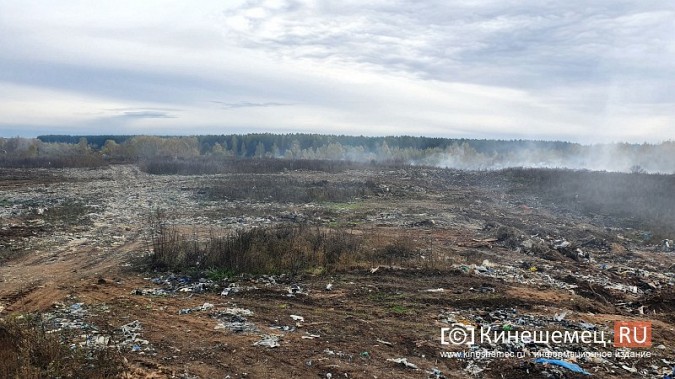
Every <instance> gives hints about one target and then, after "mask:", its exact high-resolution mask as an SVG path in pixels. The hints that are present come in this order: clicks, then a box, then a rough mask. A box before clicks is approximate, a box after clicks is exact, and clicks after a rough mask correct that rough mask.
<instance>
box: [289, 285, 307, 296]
mask: <svg viewBox="0 0 675 379" xmlns="http://www.w3.org/2000/svg"><path fill="white" fill-rule="evenodd" d="M295 295H307V292H305V291H304V290H303V289H302V287H300V286H299V285H298V284H293V285H291V286H290V287H288V295H287V296H288V297H293V296H295Z"/></svg>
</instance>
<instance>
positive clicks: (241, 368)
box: [0, 166, 675, 378]
mask: <svg viewBox="0 0 675 379" xmlns="http://www.w3.org/2000/svg"><path fill="white" fill-rule="evenodd" d="M0 174H1V175H2V179H0V217H1V218H0V220H1V222H0V256H1V257H2V265H1V266H0V309H1V311H0V312H1V313H0V315H1V316H3V317H6V316H8V315H16V314H24V313H41V314H43V315H45V317H46V318H47V319H49V317H50V316H49V315H54V314H59V315H60V316H59V317H61V318H63V319H65V320H67V321H68V322H70V324H68V323H67V322H66V323H64V322H62V323H61V324H68V325H71V326H72V325H73V324H72V323H73V322H75V321H78V320H79V321H83V322H85V323H87V324H89V325H92V326H93V329H94V330H96V332H95V334H96V335H101V336H109V337H110V340H109V341H107V342H105V343H104V345H105V346H103V347H102V348H111V349H119V350H120V351H121V352H122V354H123V355H124V358H125V359H126V361H127V366H128V372H127V374H126V376H127V377H138V378H145V377H147V378H177V377H181V378H225V377H230V378H244V377H248V378H317V377H333V378H338V377H348V378H392V377H396V378H434V377H447V378H465V377H480V378H522V377H542V378H563V377H564V378H575V377H582V376H583V375H581V374H577V373H573V372H571V371H569V370H566V369H564V368H561V367H557V366H550V365H543V364H539V363H534V357H533V355H531V353H534V352H537V351H538V352H542V351H554V352H555V351H558V352H559V351H563V352H564V351H576V352H580V351H596V352H597V351H611V352H615V351H616V349H615V348H614V347H613V346H611V343H610V344H609V345H607V346H603V345H598V344H595V345H584V344H581V343H568V344H565V345H562V346H555V345H549V346H542V345H538V346H535V345H508V344H502V343H492V344H483V345H480V346H477V347H475V348H479V349H485V350H487V351H493V350H495V351H508V350H509V349H511V350H517V351H520V352H527V353H528V354H530V355H527V356H524V357H522V358H485V359H473V358H464V359H462V358H445V357H442V356H441V353H442V352H448V351H469V349H468V348H467V347H466V346H454V345H442V344H441V332H440V330H441V328H443V327H448V328H451V327H453V325H454V324H464V325H473V326H476V327H480V326H488V325H490V326H494V327H496V328H506V327H507V326H508V328H514V330H531V329H536V330H563V331H564V330H579V331H581V330H585V329H584V327H585V326H586V327H588V325H592V327H593V328H594V329H595V330H598V331H603V332H604V333H605V335H606V336H607V337H609V338H611V336H612V335H613V323H614V322H615V321H651V322H652V328H653V342H652V346H651V347H650V348H646V349H633V350H632V351H634V352H640V351H649V352H650V353H651V357H649V358H608V359H604V360H591V359H586V358H579V359H578V360H577V361H576V363H577V364H578V365H579V366H581V367H583V369H584V370H586V371H588V372H589V373H591V374H593V376H594V377H598V378H638V377H655V378H656V377H658V378H661V377H662V376H663V373H664V372H667V371H666V370H670V366H672V365H673V364H675V357H674V352H675V346H674V345H673V342H674V341H675V301H674V283H675V274H674V267H673V257H674V256H675V252H673V251H669V250H668V249H667V248H664V246H663V244H662V242H661V241H660V240H654V239H653V238H652V239H650V238H648V237H645V235H647V233H648V232H649V230H640V229H630V228H626V227H622V226H621V225H622V224H620V223H618V222H617V223H616V224H612V222H611V219H609V220H608V218H607V217H602V218H599V217H593V215H588V214H584V213H582V212H576V211H574V210H570V209H569V208H564V209H563V208H561V206H560V204H556V203H555V202H546V201H543V200H542V198H540V197H535V196H532V195H530V194H527V193H523V192H518V191H515V192H514V191H512V190H510V189H509V188H504V187H503V186H498V184H499V183H496V184H495V183H494V182H493V183H491V184H490V185H486V184H485V183H487V182H490V180H488V179H486V177H488V178H489V176H490V175H491V173H489V172H480V173H462V172H457V171H449V170H441V169H430V168H402V169H376V168H373V169H358V170H348V171H346V172H341V173H325V172H313V171H287V172H283V173H279V174H269V175H267V174H255V175H254V174H251V175H249V178H248V181H246V182H245V184H246V186H250V185H251V183H250V182H251V181H256V180H257V182H259V183H267V185H270V184H269V183H292V184H293V191H305V190H307V192H306V193H305V192H303V195H302V196H298V195H297V194H293V195H291V194H284V193H283V191H281V190H277V191H276V192H274V191H262V190H258V191H256V190H254V189H251V188H248V189H247V188H243V187H236V186H235V187H228V189H227V190H226V191H225V190H219V188H223V186H228V185H230V186H232V185H233V184H232V183H237V182H243V181H242V180H241V178H242V177H243V176H245V175H246V174H228V175H205V176H153V175H148V174H146V173H143V172H141V171H140V170H139V169H138V168H136V167H135V166H111V167H106V168H99V169H59V170H4V171H2V172H0ZM251 177H252V178H253V179H251ZM228 183H229V184H228ZM341 186H342V187H341ZM280 188H282V187H280ZM322 188H323V190H321V189H322ZM339 188H344V189H343V190H339V191H341V192H336V193H337V195H334V193H332V192H330V191H338V189H339ZM322 191H323V192H322ZM279 196H281V197H283V196H286V197H288V199H286V198H279ZM345 196H346V197H348V199H346V200H345V198H344V197H345ZM298 199H300V200H301V201H300V200H298ZM322 199H328V200H322ZM331 199H333V200H331ZM336 199H337V200H336ZM156 209H163V210H165V211H167V212H168V213H169V214H170V215H171V222H172V223H174V224H175V225H177V226H180V227H181V228H183V229H184V230H186V231H189V230H192V231H194V233H195V234H200V235H205V234H208V233H216V234H227V233H228V232H231V231H232V230H236V229H246V228H252V227H262V226H267V225H277V224H284V223H290V224H298V223H303V224H308V225H314V226H317V227H322V228H329V227H337V226H339V227H343V228H348V229H349V230H350V231H351V232H353V233H359V234H362V235H364V236H367V237H368V239H369V241H370V243H371V244H372V246H373V248H377V247H378V246H380V245H381V246H384V245H386V244H387V243H389V242H390V241H393V240H396V239H400V238H403V239H406V240H410V241H411V242H412V244H413V246H415V249H416V252H417V254H416V255H415V256H414V257H406V258H405V259H400V260H396V259H394V260H393V261H389V262H363V261H345V262H343V263H342V265H341V266H340V267H339V269H338V270H337V271H335V272H323V271H320V270H317V271H316V272H304V273H301V274H299V275H297V276H295V277H289V276H283V275H282V276H279V275H277V276H273V277H268V276H257V277H253V276H247V275H239V276H234V277H228V278H219V279H217V280H210V279H208V278H204V280H202V282H203V283H205V285H204V286H203V287H204V288H205V290H204V291H201V289H200V287H199V286H198V285H197V284H198V283H199V279H200V278H199V275H197V277H187V276H189V275H188V274H191V273H187V274H186V273H173V274H175V276H172V273H167V272H154V271H151V270H150V269H149V268H148V267H147V265H146V262H147V256H148V254H150V246H149V242H148V241H149V237H148V233H149V231H148V222H147V220H148V217H149V216H150V214H151V213H152V211H153V210H156ZM184 276H186V277H185V278H183V277H184ZM181 278H183V279H181ZM329 284H330V285H331V288H330V290H327V289H326V288H327V285H329ZM294 286H295V287H294ZM225 288H233V289H236V290H233V291H231V292H230V293H229V294H227V295H226V296H225V295H221V292H222V290H223V289H225ZM293 288H295V289H296V291H295V293H293V292H294V290H293ZM158 289H164V290H166V291H165V292H164V293H162V292H161V291H159V292H157V291H155V292H153V291H154V290H158ZM205 303H209V304H211V305H212V307H206V306H205V307H204V309H199V307H200V306H203V305H205ZM78 304H80V305H78ZM77 309H82V310H83V311H77V312H75V311H74V310H77ZM186 309H190V310H189V311H182V310H186ZM233 309H235V310H236V309H243V310H248V311H250V313H246V315H245V316H237V317H239V319H237V320H241V318H243V319H245V322H246V323H248V324H250V325H252V327H253V330H250V331H243V332H237V331H234V330H232V328H227V327H225V328H220V327H219V324H220V323H222V322H227V321H228V320H229V321H232V320H233V319H234V316H232V314H233V312H234V313H236V312H235V311H233ZM228 312H229V313H228ZM556 314H557V315H560V314H565V316H563V317H562V318H560V317H559V318H560V319H557V318H556ZM292 315H293V316H301V317H302V319H294V318H292V317H291V316H292ZM134 321H138V324H139V325H140V329H139V330H138V334H139V335H138V336H137V339H136V340H129V338H128V336H125V335H124V333H123V332H122V331H121V327H122V326H123V325H128V324H130V323H132V322H134ZM61 327H62V328H65V327H66V326H63V325H62V326H61ZM55 329H58V328H57V327H56V326H55ZM505 330H506V329H505ZM265 336H268V337H269V336H274V337H276V339H275V340H276V341H277V342H278V346H277V347H267V346H264V345H260V344H256V343H257V342H259V341H261V340H262V339H264V337H265ZM74 342H78V341H74ZM399 358H405V359H406V360H407V362H409V363H410V364H412V365H414V367H413V366H412V365H409V366H406V365H405V364H403V363H396V362H395V361H393V360H396V359H399Z"/></svg>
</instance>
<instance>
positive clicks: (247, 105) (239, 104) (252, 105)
mask: <svg viewBox="0 0 675 379" xmlns="http://www.w3.org/2000/svg"><path fill="white" fill-rule="evenodd" d="M211 102H212V103H214V104H218V105H220V106H221V107H222V108H225V109H236V108H267V107H281V106H287V105H292V104H290V103H277V102H262V103H254V102H249V101H239V102H234V103H231V102H229V103H228V102H225V101H216V100H213V101H211Z"/></svg>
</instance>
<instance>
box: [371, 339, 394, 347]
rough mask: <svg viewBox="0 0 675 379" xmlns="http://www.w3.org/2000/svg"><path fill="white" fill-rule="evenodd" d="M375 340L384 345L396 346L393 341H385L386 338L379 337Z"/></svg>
mask: <svg viewBox="0 0 675 379" xmlns="http://www.w3.org/2000/svg"><path fill="white" fill-rule="evenodd" d="M375 341H377V342H379V343H381V344H383V345H387V346H394V344H393V343H391V342H387V341H385V340H380V339H377V340H375Z"/></svg>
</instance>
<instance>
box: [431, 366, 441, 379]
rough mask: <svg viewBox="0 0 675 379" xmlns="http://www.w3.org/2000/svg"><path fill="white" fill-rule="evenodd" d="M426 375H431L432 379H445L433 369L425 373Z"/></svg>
mask: <svg viewBox="0 0 675 379" xmlns="http://www.w3.org/2000/svg"><path fill="white" fill-rule="evenodd" d="M427 374H429V375H431V377H432V378H433V379H445V375H443V373H442V372H441V370H439V369H438V368H436V367H434V368H432V369H431V370H429V371H427Z"/></svg>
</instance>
